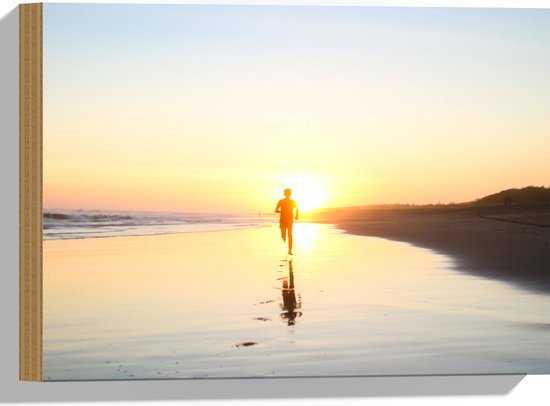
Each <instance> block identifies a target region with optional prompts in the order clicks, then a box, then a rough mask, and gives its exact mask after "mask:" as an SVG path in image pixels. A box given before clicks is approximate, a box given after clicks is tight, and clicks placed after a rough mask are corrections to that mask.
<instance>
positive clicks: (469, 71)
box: [44, 4, 550, 213]
mask: <svg viewBox="0 0 550 406" xmlns="http://www.w3.org/2000/svg"><path fill="white" fill-rule="evenodd" d="M548 72H550V10H548V9H547V10H519V9H508V10H498V9H429V8H409V9H406V8H371V7H297V6H294V7H291V6H281V7H271V6H189V5H162V6H160V5H124V4H120V5H105V4H103V5H102V4H44V207H45V208H72V209H77V208H82V209H115V210H148V211H188V212H189V211H195V212H197V211H208V212H253V213H255V212H257V211H262V212H266V211H272V210H273V209H274V207H275V204H276V201H277V199H279V198H282V190H283V189H284V188H285V187H291V188H293V190H294V197H295V198H296V200H297V201H298V204H299V205H300V203H301V202H302V203H303V207H304V208H306V209H307V208H313V207H315V206H318V205H321V206H332V207H337V206H351V205H362V204H377V203H419V204H420V203H437V202H443V203H446V202H451V201H457V202H458V201H468V200H473V199H475V198H477V197H482V196H484V195H487V194H491V193H494V192H497V191H500V190H502V189H506V188H510V187H523V186H528V185H535V186H549V185H550V166H549V164H548V156H549V153H550V139H549V137H550V75H549V74H548Z"/></svg>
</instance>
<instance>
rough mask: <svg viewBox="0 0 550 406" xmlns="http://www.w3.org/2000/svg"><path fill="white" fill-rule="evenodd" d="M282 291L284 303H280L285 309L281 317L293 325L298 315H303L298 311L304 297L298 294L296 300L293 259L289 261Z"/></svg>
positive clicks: (282, 308)
mask: <svg viewBox="0 0 550 406" xmlns="http://www.w3.org/2000/svg"><path fill="white" fill-rule="evenodd" d="M281 292H282V294H283V303H282V304H280V305H279V306H280V307H281V310H282V311H283V312H282V313H281V318H282V319H283V320H286V321H287V325H289V326H293V325H295V324H296V317H302V312H299V311H297V310H298V309H300V308H301V307H302V298H301V297H300V295H299V294H298V300H296V292H295V289H294V272H293V269H292V261H289V262H288V279H287V278H286V277H285V278H283V287H282V289H281Z"/></svg>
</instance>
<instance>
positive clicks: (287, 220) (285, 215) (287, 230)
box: [275, 189, 298, 255]
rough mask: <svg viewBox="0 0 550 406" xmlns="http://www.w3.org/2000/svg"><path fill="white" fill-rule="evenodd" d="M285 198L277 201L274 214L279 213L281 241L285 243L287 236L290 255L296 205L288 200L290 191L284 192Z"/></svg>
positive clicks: (296, 217)
mask: <svg viewBox="0 0 550 406" xmlns="http://www.w3.org/2000/svg"><path fill="white" fill-rule="evenodd" d="M284 194H285V198H284V199H281V200H279V203H277V207H275V213H280V214H281V216H280V217H279V227H281V238H282V239H283V241H285V242H286V241H287V235H288V254H289V255H292V225H293V221H294V219H296V220H298V205H297V204H296V202H295V201H294V200H292V199H291V198H290V195H291V194H292V190H290V189H285V190H284ZM294 210H296V216H295V217H294Z"/></svg>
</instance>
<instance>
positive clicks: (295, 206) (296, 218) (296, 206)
mask: <svg viewBox="0 0 550 406" xmlns="http://www.w3.org/2000/svg"><path fill="white" fill-rule="evenodd" d="M294 208H295V209H296V217H294V219H295V220H298V205H297V204H296V202H294Z"/></svg>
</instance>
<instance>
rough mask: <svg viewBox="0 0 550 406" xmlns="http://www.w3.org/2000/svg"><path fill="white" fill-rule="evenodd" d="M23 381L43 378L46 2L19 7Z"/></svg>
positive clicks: (21, 350) (20, 280) (20, 262)
mask: <svg viewBox="0 0 550 406" xmlns="http://www.w3.org/2000/svg"><path fill="white" fill-rule="evenodd" d="M19 379H20V380H25V381H42V380H43V354H42V3H35V4H20V5H19Z"/></svg>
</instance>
